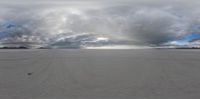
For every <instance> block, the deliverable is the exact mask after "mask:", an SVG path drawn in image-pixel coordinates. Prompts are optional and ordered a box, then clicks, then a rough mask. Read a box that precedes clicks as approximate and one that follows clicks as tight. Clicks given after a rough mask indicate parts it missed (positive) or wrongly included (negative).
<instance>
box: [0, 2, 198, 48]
mask: <svg viewBox="0 0 200 99" xmlns="http://www.w3.org/2000/svg"><path fill="white" fill-rule="evenodd" d="M199 4H200V1H198V0H192V1H187V0H173V1H159V0H135V1H132V0H123V1H122V0H116V1H115V2H114V1H113V0H85V1H81V0H75V1H74V0H57V1H53V0H41V1H37V2H35V1H34V0H6V1H0V8H1V9H0V43H1V46H26V47H33V46H36V47H46V48H87V47H103V46H111V47H112V46H120V45H122V46H147V47H149V46H158V47H159V46H180V45H184V46H185V45H186V46H198V45H199V44H200V42H199V41H200V40H199V39H200V20H199V19H200V17H199V15H200V11H199V9H200V7H199V6H198V5H199Z"/></svg>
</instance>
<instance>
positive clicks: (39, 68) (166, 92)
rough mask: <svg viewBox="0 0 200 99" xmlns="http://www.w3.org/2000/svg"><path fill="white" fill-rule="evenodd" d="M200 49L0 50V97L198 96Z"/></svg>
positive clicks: (175, 98)
mask: <svg viewBox="0 0 200 99" xmlns="http://www.w3.org/2000/svg"><path fill="white" fill-rule="evenodd" d="M199 98H200V50H175V49H174V50H173V49H170V50H156V49H143V50H141V49H140V50H139V49H138V50H56V49H54V50H0V99H199Z"/></svg>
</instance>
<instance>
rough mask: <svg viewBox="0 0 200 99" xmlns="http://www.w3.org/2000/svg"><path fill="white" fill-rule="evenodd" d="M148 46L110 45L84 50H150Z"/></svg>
mask: <svg viewBox="0 0 200 99" xmlns="http://www.w3.org/2000/svg"><path fill="white" fill-rule="evenodd" d="M150 48H151V47H148V46H133V45H110V46H100V47H86V49H150Z"/></svg>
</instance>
